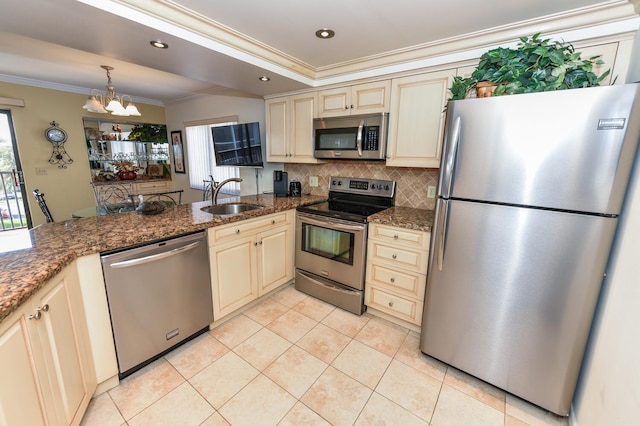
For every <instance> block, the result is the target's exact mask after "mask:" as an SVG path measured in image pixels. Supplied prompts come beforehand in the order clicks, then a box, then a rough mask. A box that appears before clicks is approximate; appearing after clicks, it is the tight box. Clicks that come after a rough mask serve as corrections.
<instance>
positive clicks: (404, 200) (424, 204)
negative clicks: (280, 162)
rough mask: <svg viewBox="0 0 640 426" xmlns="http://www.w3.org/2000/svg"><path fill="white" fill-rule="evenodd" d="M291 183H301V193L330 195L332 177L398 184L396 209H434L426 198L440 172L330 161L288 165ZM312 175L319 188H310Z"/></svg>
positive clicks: (436, 170) (286, 167) (370, 162)
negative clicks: (400, 207)
mask: <svg viewBox="0 0 640 426" xmlns="http://www.w3.org/2000/svg"><path fill="white" fill-rule="evenodd" d="M284 170H285V171H286V172H287V173H288V174H289V181H292V180H299V181H300V182H301V183H302V193H303V194H312V195H325V196H326V195H327V192H328V188H329V179H330V178H331V176H345V177H355V178H369V179H385V180H395V181H396V188H397V191H396V206H402V207H414V208H418V209H428V210H433V209H435V199H433V198H427V187H428V186H429V185H434V186H436V185H437V184H438V169H420V168H410V167H387V166H385V164H384V162H381V163H379V162H375V161H329V162H327V163H323V164H285V167H284ZM309 176H317V177H318V186H317V187H311V186H309Z"/></svg>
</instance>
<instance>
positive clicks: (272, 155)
mask: <svg viewBox="0 0 640 426" xmlns="http://www.w3.org/2000/svg"><path fill="white" fill-rule="evenodd" d="M288 109H289V102H288V98H287V97H284V98H274V99H269V100H267V101H266V102H265V110H266V122H267V124H266V126H267V131H266V134H267V161H270V162H274V163H285V162H287V161H288V160H289V157H290V156H291V152H290V151H289V129H288V127H287V126H288V120H287V115H288Z"/></svg>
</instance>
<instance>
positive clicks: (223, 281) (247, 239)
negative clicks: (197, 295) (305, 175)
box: [209, 210, 294, 321]
mask: <svg viewBox="0 0 640 426" xmlns="http://www.w3.org/2000/svg"><path fill="white" fill-rule="evenodd" d="M293 219H294V211H293V210H292V211H288V212H282V213H274V214H272V215H268V216H263V217H260V218H256V219H251V220H246V221H242V222H237V223H234V224H231V225H224V226H220V227H215V228H210V229H209V257H210V264H211V284H212V286H213V292H212V294H213V318H214V320H215V321H218V320H219V319H221V318H223V317H225V316H226V315H229V314H230V313H232V312H235V311H236V310H238V309H240V308H242V307H243V306H245V305H246V304H248V303H250V302H252V301H253V300H255V299H257V298H258V297H260V296H262V295H264V294H266V293H268V292H270V291H271V290H274V289H276V288H278V287H280V286H281V285H284V284H286V283H288V282H289V281H291V280H292V279H293V273H294V265H293V261H294V253H293V246H294V237H293V235H294V228H293V226H294V220H293Z"/></svg>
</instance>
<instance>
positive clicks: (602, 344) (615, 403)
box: [573, 35, 640, 426]
mask: <svg viewBox="0 0 640 426" xmlns="http://www.w3.org/2000/svg"><path fill="white" fill-rule="evenodd" d="M633 81H640V36H638V35H636V40H635V45H634V52H633V54H632V57H631V66H630V67H629V73H628V75H627V83H630V82H633ZM636 114H637V113H636ZM639 324H640V151H639V152H638V153H637V154H636V159H635V170H634V174H633V176H632V178H631V183H630V186H629V190H628V193H627V199H626V201H625V205H624V208H623V211H622V215H621V220H620V224H619V229H618V236H617V238H616V240H615V242H614V248H613V252H612V257H611V260H610V268H609V274H608V277H607V279H606V281H605V285H604V288H603V293H602V297H601V300H600V304H599V307H598V311H597V313H596V319H595V323H594V328H593V332H592V337H591V340H590V342H589V347H588V349H587V353H586V357H585V362H584V364H583V367H582V375H581V378H580V382H579V383H578V389H577V391H576V395H575V398H574V413H573V414H574V420H575V421H576V423H577V424H578V425H579V426H591V425H594V426H595V425H631V424H640V333H638V325H639Z"/></svg>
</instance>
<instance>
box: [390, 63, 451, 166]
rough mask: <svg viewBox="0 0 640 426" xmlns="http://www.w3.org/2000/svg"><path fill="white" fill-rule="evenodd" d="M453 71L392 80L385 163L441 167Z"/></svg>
mask: <svg viewBox="0 0 640 426" xmlns="http://www.w3.org/2000/svg"><path fill="white" fill-rule="evenodd" d="M455 74H456V71H455V70H445V71H438V72H430V73H426V74H418V75H412V76H409V77H401V78H394V79H393V80H391V108H390V110H391V111H390V113H389V136H388V145H387V162H386V165H387V166H392V167H427V168H438V167H440V152H441V150H442V137H443V135H444V121H445V114H444V112H443V110H444V107H445V105H446V102H447V98H448V97H449V95H448V93H449V92H448V90H449V87H450V86H451V82H452V81H453V76H454V75H455Z"/></svg>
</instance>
